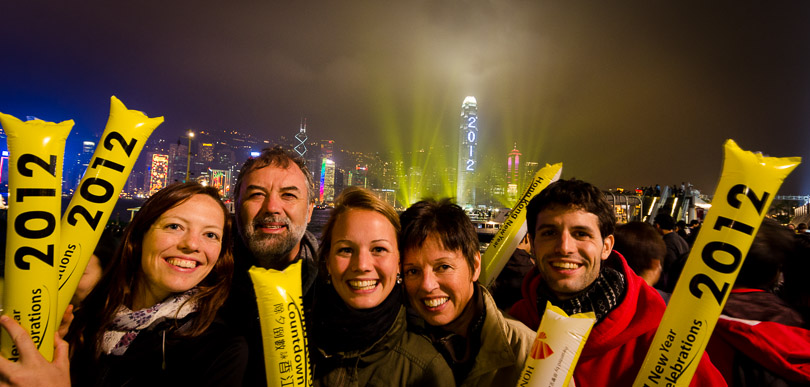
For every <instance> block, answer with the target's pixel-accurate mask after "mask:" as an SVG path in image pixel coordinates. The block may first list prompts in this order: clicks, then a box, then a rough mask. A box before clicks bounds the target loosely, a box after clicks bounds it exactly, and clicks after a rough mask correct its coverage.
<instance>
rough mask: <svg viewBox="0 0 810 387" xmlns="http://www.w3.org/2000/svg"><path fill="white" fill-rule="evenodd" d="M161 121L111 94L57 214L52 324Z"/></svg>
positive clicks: (65, 305) (61, 312)
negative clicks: (79, 174) (86, 160)
mask: <svg viewBox="0 0 810 387" xmlns="http://www.w3.org/2000/svg"><path fill="white" fill-rule="evenodd" d="M162 122H163V117H157V118H149V117H147V116H146V115H145V114H144V113H142V112H139V111H137V110H129V109H127V108H126V106H124V104H123V103H122V102H121V101H120V100H119V99H118V98H116V97H115V96H113V97H111V103H110V117H109V119H108V120H107V127H106V128H105V129H104V133H103V134H102V135H101V141H100V142H99V144H98V145H97V146H96V150H95V152H94V153H93V157H92V158H91V159H90V164H89V165H88V166H87V170H86V171H85V172H84V177H83V178H82V181H81V182H80V183H79V187H78V189H77V190H76V192H75V193H74V194H73V197H72V198H71V200H70V204H68V206H67V208H66V209H65V213H64V216H63V217H62V222H61V223H62V230H61V235H60V243H59V249H58V250H57V252H58V254H57V263H56V266H57V273H58V279H59V303H58V305H59V309H58V313H57V317H56V320H57V325H58V324H59V323H60V322H61V321H62V315H63V314H64V313H65V309H67V307H68V304H70V300H71V298H73V293H75V292H76V287H77V286H78V285H79V280H80V279H81V278H82V274H83V273H84V269H85V268H86V267H87V263H88V262H89V261H90V256H91V255H93V250H95V248H96V245H97V244H98V240H99V238H100V237H101V233H102V231H104V226H105V225H106V224H107V220H109V219H110V214H111V213H112V210H113V208H114V207H115V203H116V202H117V201H118V196H119V195H120V194H121V190H122V189H123V188H124V184H126V181H127V177H128V176H129V173H130V172H131V171H132V166H133V165H135V161H136V160H137V159H138V155H139V154H140V153H141V150H142V149H143V146H144V144H145V143H146V140H147V139H148V138H149V135H150V134H152V131H154V130H155V128H157V126H158V125H160V124H161V123H162Z"/></svg>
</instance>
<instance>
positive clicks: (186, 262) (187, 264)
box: [166, 258, 197, 269]
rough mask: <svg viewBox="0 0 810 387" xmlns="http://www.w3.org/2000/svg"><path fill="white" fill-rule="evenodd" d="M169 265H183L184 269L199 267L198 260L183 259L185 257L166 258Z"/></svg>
mask: <svg viewBox="0 0 810 387" xmlns="http://www.w3.org/2000/svg"><path fill="white" fill-rule="evenodd" d="M166 262H168V263H169V265H172V266H177V267H182V268H184V269H193V268H195V267H197V262H196V261H193V260H191V259H183V258H169V259H167V260H166Z"/></svg>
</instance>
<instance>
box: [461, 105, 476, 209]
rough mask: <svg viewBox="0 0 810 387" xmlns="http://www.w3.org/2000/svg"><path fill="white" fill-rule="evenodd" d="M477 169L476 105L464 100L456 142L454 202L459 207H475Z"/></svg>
mask: <svg viewBox="0 0 810 387" xmlns="http://www.w3.org/2000/svg"><path fill="white" fill-rule="evenodd" d="M477 169H478V103H477V102H476V100H475V97H473V96H468V97H467V98H464V102H463V103H462V104H461V119H460V124H459V141H458V179H457V185H456V202H457V203H458V205H459V206H461V207H474V206H475V172H476V170H477Z"/></svg>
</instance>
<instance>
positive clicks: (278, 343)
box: [248, 260, 312, 387]
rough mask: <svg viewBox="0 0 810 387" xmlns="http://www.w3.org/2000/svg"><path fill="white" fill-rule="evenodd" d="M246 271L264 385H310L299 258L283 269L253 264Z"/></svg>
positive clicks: (310, 373)
mask: <svg viewBox="0 0 810 387" xmlns="http://www.w3.org/2000/svg"><path fill="white" fill-rule="evenodd" d="M248 273H249V274H250V279H251V280H252V281H253V288H254V290H255V291H256V303H257V304H258V306H259V323H260V325H261V329H262V346H263V349H264V367H265V371H266V372H267V386H268V387H273V386H278V387H281V386H285V387H290V386H311V385H312V369H311V368H310V366H309V347H308V346H307V335H306V325H305V323H304V305H303V297H302V292H301V260H298V261H297V262H295V263H293V264H291V265H290V266H288V267H287V269H285V270H283V271H278V270H273V269H264V268H260V267H256V266H253V267H251V268H250V270H248Z"/></svg>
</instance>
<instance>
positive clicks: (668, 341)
mask: <svg viewBox="0 0 810 387" xmlns="http://www.w3.org/2000/svg"><path fill="white" fill-rule="evenodd" d="M724 148H725V158H724V162H723V173H722V175H721V176H720V181H719V183H718V184H717V191H716V192H715V195H714V201H712V208H711V209H710V210H709V213H708V214H707V215H706V219H705V220H704V222H703V227H701V229H700V234H698V237H697V240H695V245H694V247H693V248H692V251H691V252H690V253H689V258H687V260H686V264H685V266H684V268H683V272H682V273H681V276H680V278H679V279H678V283H677V284H676V285H675V289H674V291H673V293H672V297H671V298H670V301H669V305H668V306H667V309H666V311H665V312H664V316H663V318H662V320H661V324H660V325H659V327H658V330H657V331H656V332H655V338H654V339H653V342H652V344H651V345H650V349H649V351H648V352H647V356H646V357H645V358H644V363H643V364H642V366H641V370H640V371H639V373H638V376H636V380H635V382H634V383H633V385H634V386H688V385H689V383H690V382H691V380H692V377H693V376H694V375H695V371H696V370H697V367H698V364H699V363H700V358H701V357H702V356H703V351H704V350H705V349H706V345H707V344H708V342H709V337H711V334H712V331H714V327H715V325H717V319H718V318H719V317H720V313H721V312H722V310H723V306H724V305H725V304H726V300H727V299H728V295H729V292H730V291H731V286H732V285H733V284H734V281H735V280H736V279H737V274H738V273H739V272H740V267H741V266H742V263H743V260H744V259H745V256H746V255H747V254H748V250H749V249H750V248H751V243H753V241H754V236H755V235H756V234H757V230H759V226H760V224H761V223H762V219H763V218H764V217H765V214H766V213H767V211H768V207H770V205H771V202H772V201H773V198H774V196H776V192H777V191H778V190H779V187H780V186H781V185H782V182H783V181H784V179H785V177H787V175H788V174H790V172H791V171H793V169H794V168H796V166H798V165H799V163H800V162H801V158H799V157H786V158H776V157H764V156H762V155H761V154H756V153H753V152H747V151H744V150H742V149H740V147H739V146H737V144H736V143H735V142H734V141H732V140H728V141H726V144H725V146H724Z"/></svg>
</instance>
